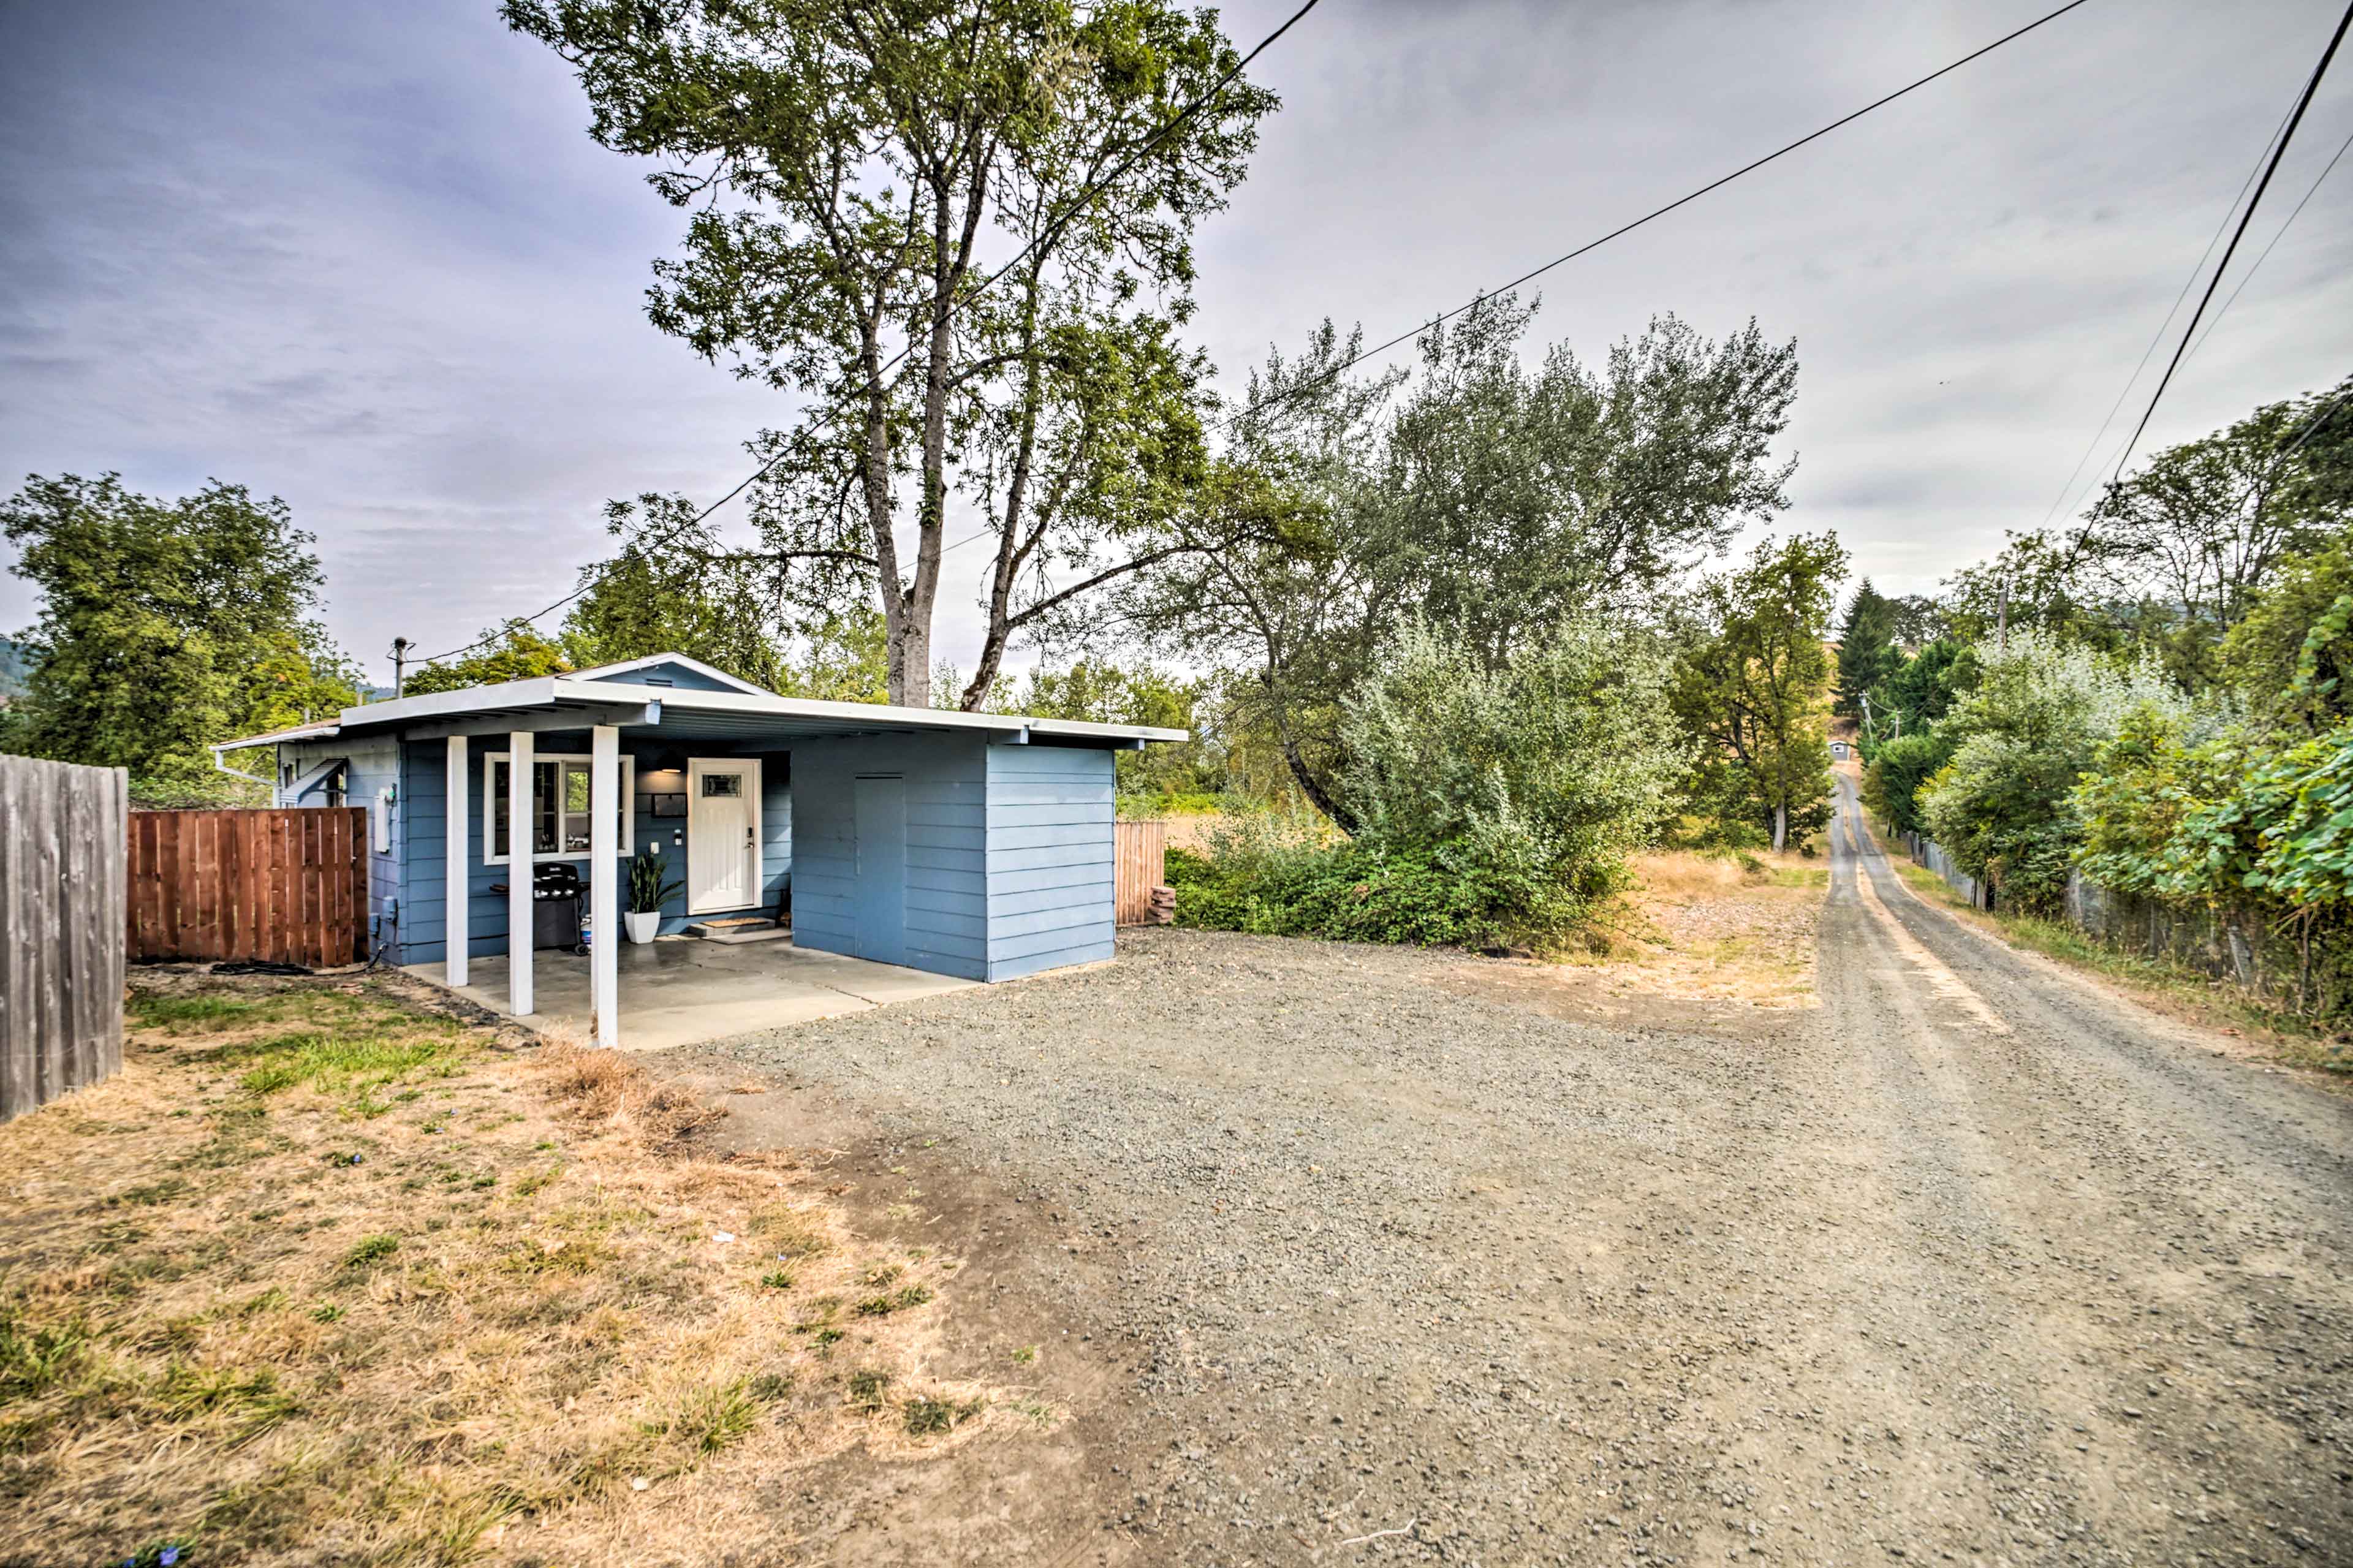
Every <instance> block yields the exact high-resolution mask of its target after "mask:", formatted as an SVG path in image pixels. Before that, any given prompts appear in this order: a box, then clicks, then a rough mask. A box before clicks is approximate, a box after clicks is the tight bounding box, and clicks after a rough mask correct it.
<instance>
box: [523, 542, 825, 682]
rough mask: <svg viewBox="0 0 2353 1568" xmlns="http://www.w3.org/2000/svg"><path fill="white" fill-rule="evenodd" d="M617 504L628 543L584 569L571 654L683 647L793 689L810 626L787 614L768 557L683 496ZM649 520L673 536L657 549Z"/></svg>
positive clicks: (567, 627) (621, 654)
mask: <svg viewBox="0 0 2353 1568" xmlns="http://www.w3.org/2000/svg"><path fill="white" fill-rule="evenodd" d="M612 510H613V512H614V514H615V520H614V522H613V530H614V531H615V532H616V533H617V534H620V535H622V536H623V537H624V542H623V543H622V545H621V548H620V550H619V552H617V554H616V555H614V556H613V557H612V558H611V559H610V560H607V561H600V562H598V563H596V564H595V565H593V566H590V567H588V568H587V569H586V570H585V571H583V572H582V573H581V574H580V576H581V588H582V590H583V592H582V594H581V595H580V598H579V599H578V600H577V601H576V602H575V604H574V605H573V606H572V609H571V611H570V613H569V614H567V615H566V616H565V620H564V630H563V633H562V636H561V637H559V638H558V639H557V640H558V641H559V642H560V643H561V644H562V647H563V651H564V654H565V658H568V659H569V660H570V661H571V662H572V663H573V664H574V665H575V666H579V667H582V668H586V667H587V666H591V665H598V664H617V663H619V662H620V661H622V660H623V659H630V658H646V657H647V656H649V655H651V654H658V653H682V654H684V655H686V656H687V657H688V658H698V659H701V660H702V662H703V663H705V664H708V665H712V666H713V667H715V668H720V669H723V670H725V671H726V672H727V673H728V674H730V675H733V676H739V677H741V678H742V679H745V680H748V681H750V682H751V683H752V684H753V685H754V686H762V687H765V688H767V689H769V690H772V691H780V690H782V689H784V687H785V685H786V682H787V681H789V679H791V675H790V668H791V667H790V664H789V658H788V656H789V651H790V644H791V643H792V641H793V640H794V638H795V637H796V635H797V633H798V632H800V631H801V629H802V628H800V627H799V626H795V625H793V624H790V622H789V621H788V619H787V617H786V615H785V614H784V612H783V608H782V606H781V605H778V604H777V602H776V595H775V594H774V592H773V584H772V583H770V581H769V580H768V578H767V575H766V574H765V573H764V572H763V571H762V570H761V568H760V563H757V562H756V561H749V560H745V559H744V558H743V557H742V556H739V555H734V554H731V553H729V552H726V551H725V550H724V549H723V547H722V546H721V545H720V543H719V542H718V541H717V539H716V538H714V537H713V536H712V534H711V533H710V532H709V531H708V529H707V527H706V525H704V524H702V523H699V522H697V521H695V519H694V513H693V511H692V510H691V509H689V508H688V507H687V506H686V505H685V503H683V502H681V501H680V500H677V499H676V498H672V497H663V496H651V495H649V496H640V497H639V498H638V501H637V502H636V503H635V505H634V506H630V505H624V506H617V507H615V508H614V509H612ZM646 521H651V522H652V523H653V524H654V525H655V527H656V529H657V530H658V531H659V533H660V534H663V535H667V536H668V537H669V538H670V540H671V541H672V543H671V544H670V545H668V546H664V547H662V548H659V549H656V548H652V547H651V546H650V544H649V541H648V540H647V539H646V538H645V537H644V535H643V533H642V532H641V531H640V525H641V524H643V523H644V522H646Z"/></svg>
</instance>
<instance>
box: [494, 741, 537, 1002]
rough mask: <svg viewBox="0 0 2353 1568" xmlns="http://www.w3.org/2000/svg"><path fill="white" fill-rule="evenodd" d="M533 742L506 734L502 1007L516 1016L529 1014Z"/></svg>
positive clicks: (535, 783) (534, 776)
mask: <svg viewBox="0 0 2353 1568" xmlns="http://www.w3.org/2000/svg"><path fill="white" fill-rule="evenodd" d="M532 747H533V736H532V732H531V731H528V730H516V731H512V732H511V733H510V734H509V735H508V736H507V1011H508V1012H510V1013H512V1014H513V1015H514V1016H516V1017H518V1018H524V1017H529V1016H531V939H532V919H531V912H532V911H531V871H532V837H531V816H532V795H533V793H534V791H535V789H536V787H537V785H538V784H539V770H538V769H537V768H536V767H534V766H533V765H532V764H533V761H534V759H533V755H532ZM487 806H488V803H485V809H486V810H487Z"/></svg>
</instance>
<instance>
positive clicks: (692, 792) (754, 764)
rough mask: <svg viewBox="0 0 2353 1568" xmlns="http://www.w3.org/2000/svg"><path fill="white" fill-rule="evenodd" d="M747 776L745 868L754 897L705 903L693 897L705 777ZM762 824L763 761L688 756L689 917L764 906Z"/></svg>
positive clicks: (745, 876)
mask: <svg viewBox="0 0 2353 1568" xmlns="http://www.w3.org/2000/svg"><path fill="white" fill-rule="evenodd" d="M737 772H741V773H743V774H744V801H745V802H746V803H747V804H748V805H749V806H750V807H751V820H752V841H751V843H749V844H748V845H746V846H744V858H745V859H746V860H747V861H748V862H749V864H747V865H746V866H745V867H744V886H745V888H746V889H749V891H750V893H751V897H750V898H749V899H747V900H744V902H742V903H740V904H702V903H697V902H696V901H695V897H694V836H695V833H696V832H697V831H698V830H697V828H696V827H695V818H696V816H698V815H699V814H700V812H701V808H702V775H703V774H705V773H737ZM760 829H761V823H760V759H759V758H757V757H689V758H688V759H687V760H686V865H685V868H684V869H685V872H686V912H687V913H688V914H690V915H715V914H723V913H726V912H727V911H729V910H756V909H758V908H760V907H761V903H762V900H763V894H762V893H761V890H760V861H761V858H762V852H763V850H764V848H765V840H764V839H763V838H762V837H761V833H760Z"/></svg>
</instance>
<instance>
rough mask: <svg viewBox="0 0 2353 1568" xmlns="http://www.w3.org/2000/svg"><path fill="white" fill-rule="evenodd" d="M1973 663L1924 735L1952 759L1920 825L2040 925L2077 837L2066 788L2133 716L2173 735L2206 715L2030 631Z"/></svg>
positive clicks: (1980, 652) (1986, 648)
mask: <svg viewBox="0 0 2353 1568" xmlns="http://www.w3.org/2000/svg"><path fill="white" fill-rule="evenodd" d="M1974 657H1975V658H1976V660H1977V661H1978V666H1979V668H1980V669H1981V671H1982V674H1981V676H1980V678H1979V679H1978V684H1977V686H1976V688H1975V689H1973V690H1971V691H1969V692H1968V694H1967V695H1966V696H1964V697H1962V698H1961V699H1960V700H1958V701H1957V702H1956V703H1955V704H1954V706H1953V710H1952V712H1951V713H1950V714H1949V715H1947V718H1946V719H1945V721H1944V722H1943V723H1941V724H1939V725H1938V726H1937V727H1936V739H1937V740H1939V741H1940V742H1946V743H1948V744H1950V745H1951V746H1952V754H1951V758H1950V760H1949V761H1948V762H1947V763H1945V765H1944V766H1943V767H1942V768H1940V769H1939V770H1937V772H1936V773H1935V774H1934V775H1933V776H1932V777H1930V778H1929V779H1928V780H1927V781H1926V783H1925V784H1922V785H1921V787H1920V789H1919V792H1918V795H1917V796H1916V799H1917V803H1918V808H1919V816H1920V822H1921V826H1924V827H1925V828H1926V830H1927V831H1928V833H1929V834H1930V835H1931V836H1932V837H1935V838H1936V842H1937V843H1939V844H1941V845H1942V846H1943V847H1945V850H1946V852H1947V853H1948V854H1950V855H1951V856H1952V858H1953V859H1954V862H1955V863H1956V864H1957V865H1958V866H1959V867H1960V868H1961V869H1962V870H1964V871H1966V872H1968V874H1969V875H1970V876H1972V877H1975V878H1978V879H1979V880H1981V881H1983V882H1985V883H1987V884H1988V885H1989V886H1990V887H1992V888H1993V889H1995V893H1996V897H1997V898H1999V899H2000V900H2001V901H2003V902H2004V903H2007V904H2010V905H2013V906H2015V907H2016V908H2018V909H2019V910H2021V912H2024V913H2029V914H2050V913H2052V912H2054V911H2055V910H2058V908H2059V907H2060V904H2061V902H2062V900H2063V897H2064V895H2065V892H2066V886H2067V870H2068V867H2069V865H2070V863H2071V862H2072V860H2073V856H2074V854H2075V851H2076V849H2077V847H2078V846H2079V845H2080V844H2081V843H2082V842H2083V838H2084V826H2083V819H2082V817H2081V816H2080V815H2079V814H2078V812H2077V810H2076V807H2075V804H2074V800H2073V792H2074V789H2075V784H2076V782H2077V780H2079V779H2080V778H2082V777H2083V775H2084V773H2086V772H2087V771H2088V770H2089V769H2090V768H2091V767H2092V766H2093V764H2094V761H2095V760H2096V758H2097V755H2098V752H2099V749H2100V748H2101V746H2103V745H2104V744H2105V743H2106V742H2108V741H2109V740H2110V739H2112V738H2113V737H2115V736H2116V734H2117V733H2118V732H2119V731H2121V730H2122V729H2123V727H2124V725H2125V722H2126V719H2127V718H2128V717H2129V716H2132V715H2134V714H2137V713H2146V714H2148V715H2152V716H2154V717H2155V718H2156V719H2158V720H2159V721H2171V722H2179V723H2182V724H2190V723H2192V722H2193V721H2195V722H2198V723H2200V724H2202V723H2204V722H2205V721H2207V720H2210V719H2211V718H2213V717H2216V716H2218V715H2217V714H2214V713H2211V712H2210V713H2203V714H2201V713H2200V712H2199V711H2198V710H2196V709H2195V708H2194V707H2193V705H2192V704H2191V702H2190V700H2189V698H2187V697H2185V696H2184V695H2183V694H2182V693H2181V692H2180V691H2179V689H2176V688H2175V687H2174V686H2173V685H2171V683H2169V682H2168V681H2167V680H2166V679H2165V678H2164V676H2163V675H2162V674H2161V673H2160V672H2159V671H2158V668H2157V667H2156V665H2155V664H2154V663H2152V662H2149V661H2147V660H2146V659H2144V660H2142V661H2141V662H2138V663H2135V664H2125V665H2119V664H2116V663H2114V662H2111V661H2109V660H2107V659H2104V658H2101V657H2100V656H2099V655H2098V654H2096V653H2094V652H2093V651H2092V650H2091V649H2089V648H2086V647H2082V646H2080V645H2075V644H2069V643H2063V642H2061V641H2060V640H2059V639H2057V638H2056V637H2051V636H2049V635H2047V634H2044V633H2041V632H2037V631H2033V630H2020V631H2013V632H2011V633H2010V647H2008V648H2007V649H2002V648H1999V647H1995V646H1993V645H1991V644H1979V645H1978V647H1977V648H1976V649H1975V650H1974Z"/></svg>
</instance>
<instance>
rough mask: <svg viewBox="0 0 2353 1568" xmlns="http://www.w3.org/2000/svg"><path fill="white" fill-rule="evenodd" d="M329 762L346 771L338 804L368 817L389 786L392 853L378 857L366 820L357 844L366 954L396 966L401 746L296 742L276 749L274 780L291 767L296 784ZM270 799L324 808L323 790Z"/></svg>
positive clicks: (370, 742)
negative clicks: (364, 866)
mask: <svg viewBox="0 0 2353 1568" xmlns="http://www.w3.org/2000/svg"><path fill="white" fill-rule="evenodd" d="M331 757H341V758H343V761H344V762H345V763H348V764H349V765H348V766H346V767H345V768H344V770H343V804H344V805H356V806H363V807H365V808H366V809H367V810H368V811H369V812H370V813H371V814H373V813H374V811H375V797H376V792H377V791H378V790H381V789H383V788H385V786H386V785H391V786H393V806H392V821H391V826H392V839H391V844H392V847H391V848H390V849H389V850H388V851H386V852H385V853H383V854H378V853H376V851H375V837H374V817H373V815H371V817H370V827H369V829H368V836H367V837H364V838H363V839H362V841H361V842H362V843H363V845H364V846H365V847H366V854H367V858H368V879H367V883H368V951H369V952H377V951H379V949H380V950H381V951H382V952H384V954H385V957H386V958H387V959H390V960H392V961H393V962H395V963H398V962H399V958H398V953H399V951H400V948H399V942H400V929H399V919H400V916H401V914H402V910H401V908H400V903H399V899H400V867H401V847H400V818H401V799H400V797H401V795H403V794H405V793H406V792H405V791H403V790H402V789H401V788H400V787H399V784H400V743H399V742H397V741H395V740H393V739H392V738H391V737H390V736H385V737H384V738H382V739H380V740H350V741H345V740H329V741H306V742H296V743H295V744H292V745H286V746H280V747H279V748H278V763H279V768H280V773H279V778H280V781H282V780H283V779H284V778H285V776H286V775H285V772H284V770H285V768H286V767H287V766H289V765H291V766H292V768H293V769H294V776H295V777H296V778H301V776H302V775H303V774H304V773H308V772H310V770H311V769H312V768H314V767H316V766H317V765H318V764H319V763H323V762H325V761H327V760H328V759H329V758H331ZM271 794H272V798H273V799H276V800H277V801H278V804H279V805H283V806H289V807H292V806H298V805H299V806H322V805H326V804H327V795H326V792H325V791H324V790H313V791H311V794H310V795H306V796H305V797H303V798H302V799H301V801H290V800H286V799H284V798H283V795H282V791H280V790H279V789H276V788H273V790H272V792H271Z"/></svg>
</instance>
